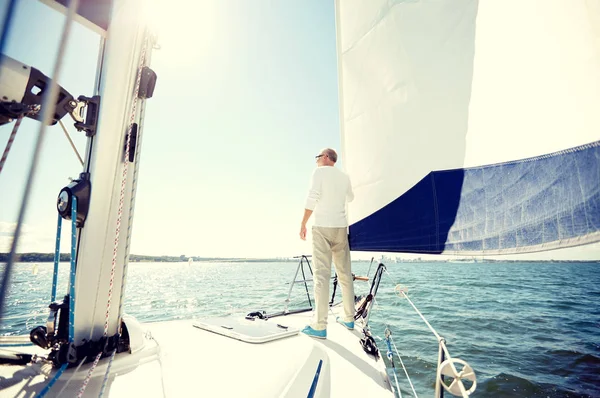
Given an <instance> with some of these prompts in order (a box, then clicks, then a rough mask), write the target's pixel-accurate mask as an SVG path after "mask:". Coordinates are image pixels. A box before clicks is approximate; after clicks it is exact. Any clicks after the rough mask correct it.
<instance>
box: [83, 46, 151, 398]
mask: <svg viewBox="0 0 600 398" xmlns="http://www.w3.org/2000/svg"><path fill="white" fill-rule="evenodd" d="M146 46H147V42H145V43H144V45H143V47H142V52H141V55H140V62H139V66H138V73H137V79H136V82H135V90H134V96H133V102H132V106H131V113H130V115H131V117H130V120H129V128H128V130H127V139H126V144H125V159H124V164H123V173H122V176H121V192H120V195H119V209H118V211H117V225H116V227H115V244H114V247H113V257H112V266H111V270H110V283H109V287H108V300H107V301H108V302H107V304H106V314H105V319H104V333H103V336H104V337H107V336H108V323H109V320H110V304H111V300H112V292H113V286H114V281H115V269H116V264H117V252H118V249H119V235H120V232H121V219H122V217H123V205H124V202H125V186H126V185H127V172H128V170H129V146H130V142H131V130H132V129H133V122H134V121H135V114H136V109H137V102H138V95H139V91H140V81H141V78H142V66H143V65H144V59H145V56H146ZM101 356H102V352H100V353H99V354H98V355H97V356H96V358H95V359H94V363H93V364H92V367H91V368H90V371H89V372H88V375H87V377H86V378H85V380H84V381H83V385H82V386H81V389H80V390H79V393H78V394H77V398H81V396H83V392H84V391H85V388H86V387H87V385H88V383H89V381H90V378H91V377H92V373H93V372H94V369H96V366H97V365H98V361H100V357H101ZM111 358H113V357H112V356H111ZM109 365H110V364H109ZM109 369H110V366H108V367H107V372H108V370H109ZM106 380H107V377H105V378H104V381H105V382H106ZM103 388H104V386H103Z"/></svg>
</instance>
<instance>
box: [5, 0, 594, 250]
mask: <svg viewBox="0 0 600 398" xmlns="http://www.w3.org/2000/svg"><path fill="white" fill-rule="evenodd" d="M7 2H8V0H0V6H1V9H2V10H4V9H5V6H6V4H7ZM169 4H170V5H172V4H173V2H170V3H169ZM181 10H183V12H181ZM175 11H177V12H175ZM157 15H159V16H160V19H157V20H158V21H159V22H158V23H159V29H160V32H159V44H160V46H161V48H160V49H159V50H155V51H154V52H153V55H152V69H154V70H155V71H156V73H157V75H158V81H157V85H156V90H155V93H154V97H153V98H152V99H150V100H148V103H147V111H146V121H145V132H144V134H145V135H144V141H143V152H142V156H141V163H140V178H139V185H138V192H137V198H136V209H135V220H134V225H133V236H132V246H131V253H133V254H144V255H176V256H179V255H186V256H209V257H212V256H216V257H289V256H294V255H298V254H308V253H310V236H309V239H308V240H307V241H306V242H304V241H301V240H300V239H299V237H298V232H299V226H300V221H301V218H302V215H303V209H304V201H305V197H306V193H307V189H308V182H309V177H310V174H311V172H312V170H313V168H314V167H315V159H314V156H315V155H316V154H317V153H319V151H320V150H321V148H323V147H332V148H335V149H339V147H340V126H339V113H338V105H339V104H338V86H337V63H336V48H335V18H334V7H333V1H322V0H304V1H302V2H291V1H274V0H273V1H267V0H265V1H259V2H248V1H233V0H218V1H217V0H214V1H201V2H200V1H199V2H193V3H189V4H188V5H186V6H185V7H179V8H178V7H172V6H171V7H168V8H163V9H160V10H159V12H158V13H157ZM63 18H64V17H63V16H62V15H60V14H59V13H57V12H53V11H52V10H50V9H49V8H48V7H47V6H46V5H44V4H42V3H40V2H38V1H34V0H22V1H19V4H18V8H17V15H16V18H15V21H14V23H13V27H12V30H11V32H10V36H9V42H8V46H7V48H6V51H5V53H6V54H7V55H9V56H11V57H13V58H15V59H17V60H19V61H21V62H23V63H26V64H29V65H32V66H34V67H36V68H38V69H40V70H41V71H42V72H43V73H45V74H46V75H50V74H51V72H52V70H51V68H52V65H53V63H52V62H53V59H54V55H55V54H56V51H57V47H58V37H59V34H60V29H61V23H62V22H63ZM41 20H43V21H44V23H43V24H32V23H31V21H41ZM98 44H99V37H98V35H97V34H95V33H93V32H90V31H88V30H87V29H85V28H83V27H81V26H79V25H75V26H74V28H73V34H72V37H71V39H70V42H69V47H68V50H67V54H66V58H65V63H64V70H63V73H62V74H61V76H60V82H61V84H62V85H63V86H64V87H65V88H66V89H67V90H68V91H69V92H71V94H73V95H74V96H75V97H77V96H79V95H87V96H90V95H91V94H92V89H93V82H94V77H95V66H96V59H97V55H98ZM63 120H64V121H65V122H66V123H65V124H66V125H67V128H68V130H69V132H70V133H71V134H72V138H73V140H74V141H75V143H76V145H77V147H78V149H79V151H80V153H81V154H83V153H84V152H85V137H84V136H83V134H82V133H78V132H77V131H76V130H75V129H74V128H73V126H72V122H71V121H70V120H69V119H66V118H65V119H63ZM38 126H39V124H38V122H36V121H33V120H25V121H24V122H23V124H22V127H21V129H20V130H19V133H18V135H17V137H16V141H15V144H14V146H13V149H12V151H11V153H10V156H9V158H8V161H7V163H6V165H5V168H4V170H3V171H2V173H1V174H0V252H6V251H8V250H9V248H10V241H11V237H12V234H11V231H12V229H13V228H14V223H15V221H16V219H17V215H18V211H19V206H20V203H21V198H22V189H23V187H24V182H25V178H26V173H27V171H28V169H29V164H30V161H31V154H32V152H33V142H34V137H35V135H36V134H37V129H38ZM12 127H13V126H12V124H11V125H5V126H0V149H1V150H3V149H4V146H5V144H6V141H7V140H8V136H9V134H10V132H11V130H12ZM338 163H340V164H339V167H342V168H343V160H342V162H338ZM80 169H81V167H80V165H79V163H78V161H77V158H76V157H75V155H74V154H73V151H72V149H71V148H70V146H69V144H68V142H67V140H66V139H65V137H64V134H63V133H62V130H61V129H60V127H59V126H58V125H57V126H52V127H50V128H49V129H48V130H47V137H46V139H45V144H44V147H43V152H42V158H41V167H40V168H39V170H38V174H37V176H36V179H35V185H34V190H33V193H32V197H31V201H30V207H29V209H28V213H27V217H26V222H25V227H24V230H23V235H22V238H21V243H20V246H19V251H20V252H29V251H38V252H47V253H50V252H53V250H54V241H55V230H56V218H57V215H56V210H55V203H56V196H57V195H58V193H59V191H60V189H61V188H62V187H64V186H66V185H67V184H68V183H69V177H71V178H75V177H77V175H78V173H79V172H80ZM63 233H64V234H65V235H64V236H65V237H66V233H68V231H67V228H64V231H63ZM65 242H67V240H65ZM68 250H69V248H68V247H64V246H63V248H62V251H63V252H67V251H68ZM599 252H600V251H599V250H598V245H595V246H593V247H587V248H583V249H582V248H576V249H571V250H568V251H565V252H562V253H561V252H557V251H554V252H549V253H544V254H534V255H529V256H525V257H524V258H528V259H533V258H543V259H549V258H565V259H566V258H573V259H590V258H595V259H598V258H600V256H599V254H598V253H599ZM371 255H372V254H371V253H356V254H355V256H357V257H362V258H370V256H371ZM395 256H398V257H408V258H414V257H418V256H417V255H396V254H393V255H392V257H395ZM420 257H426V256H420ZM505 258H510V257H505Z"/></svg>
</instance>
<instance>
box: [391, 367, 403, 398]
mask: <svg viewBox="0 0 600 398" xmlns="http://www.w3.org/2000/svg"><path fill="white" fill-rule="evenodd" d="M392 369H393V370H394V380H396V390H398V395H399V396H400V398H402V390H400V385H399V384H398V376H396V368H392Z"/></svg>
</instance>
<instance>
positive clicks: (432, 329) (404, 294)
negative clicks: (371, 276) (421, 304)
mask: <svg viewBox="0 0 600 398" xmlns="http://www.w3.org/2000/svg"><path fill="white" fill-rule="evenodd" d="M384 271H385V273H386V274H387V276H388V277H389V278H390V280H391V281H392V283H393V284H394V285H397V283H396V282H394V280H393V279H392V276H391V275H390V273H389V272H388V270H387V269H385V268H384ZM400 294H402V296H403V297H404V298H405V299H407V300H408V302H409V303H410V305H411V306H412V307H413V308H414V310H415V311H416V312H417V314H419V316H420V317H421V319H422V320H423V322H425V324H426V325H427V326H428V327H429V330H431V332H432V333H433V334H434V335H435V337H436V338H437V340H438V342H439V341H441V340H442V338H441V337H440V335H439V334H438V333H437V332H436V331H435V329H434V328H433V327H432V326H431V325H430V324H429V322H427V319H425V317H424V316H423V314H421V311H419V310H418V309H417V307H416V306H415V305H414V304H413V302H412V301H411V300H410V299H409V298H408V295H407V294H406V293H404V292H403V291H400Z"/></svg>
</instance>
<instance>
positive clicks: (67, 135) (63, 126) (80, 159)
mask: <svg viewBox="0 0 600 398" xmlns="http://www.w3.org/2000/svg"><path fill="white" fill-rule="evenodd" d="M58 124H60V127H62V129H63V132H64V133H65V137H67V140H69V144H71V148H73V151H75V155H77V159H79V163H81V165H82V166H83V159H82V158H81V155H79V152H78V151H77V148H75V144H74V143H73V140H72V139H71V136H70V135H69V132H68V131H67V128H66V127H65V125H64V124H63V122H62V120H59V121H58Z"/></svg>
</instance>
